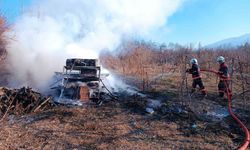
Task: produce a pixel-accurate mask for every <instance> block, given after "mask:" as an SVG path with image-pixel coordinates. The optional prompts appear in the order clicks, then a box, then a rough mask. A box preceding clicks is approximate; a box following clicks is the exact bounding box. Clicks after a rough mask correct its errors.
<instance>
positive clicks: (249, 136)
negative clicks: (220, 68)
mask: <svg viewBox="0 0 250 150" xmlns="http://www.w3.org/2000/svg"><path fill="white" fill-rule="evenodd" d="M201 72H211V73H215V74H216V75H218V76H220V75H219V74H218V72H217V71H214V70H205V69H203V70H201ZM224 85H225V86H226V94H227V97H228V111H229V113H230V115H231V116H232V117H233V119H234V120H235V121H236V122H237V123H238V125H239V126H240V127H241V128H242V129H243V131H244V132H245V140H244V143H243V144H242V145H241V147H240V148H239V150H246V149H247V148H248V145H249V142H250V133H249V130H248V128H247V127H246V125H244V124H243V123H242V122H241V121H240V119H239V118H238V117H237V116H236V115H235V114H234V113H233V111H232V95H231V94H230V92H229V87H228V84H227V83H226V80H224ZM231 92H232V91H231Z"/></svg>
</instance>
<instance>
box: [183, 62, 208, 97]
mask: <svg viewBox="0 0 250 150" xmlns="http://www.w3.org/2000/svg"><path fill="white" fill-rule="evenodd" d="M190 64H191V65H192V67H191V68H190V69H187V70H186V72H188V73H190V74H192V78H193V83H192V90H191V93H194V92H195V89H196V86H197V85H199V87H200V91H201V93H202V94H203V95H204V96H206V95H207V92H206V89H205V87H204V84H203V82H202V80H201V76H200V67H199V65H198V61H197V59H195V58H192V59H191V60H190Z"/></svg>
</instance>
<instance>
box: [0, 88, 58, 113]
mask: <svg viewBox="0 0 250 150" xmlns="http://www.w3.org/2000/svg"><path fill="white" fill-rule="evenodd" d="M54 106H55V105H54V103H53V100H52V98H51V97H43V96H42V95H41V94H40V93H38V92H35V91H33V90H32V89H31V88H26V87H23V88H21V89H8V88H4V87H0V116H1V117H2V118H4V117H5V116H6V115H7V114H14V115H24V114H28V113H31V112H38V111H44V110H47V109H51V108H52V107H54Z"/></svg>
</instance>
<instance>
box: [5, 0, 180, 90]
mask: <svg viewBox="0 0 250 150" xmlns="http://www.w3.org/2000/svg"><path fill="white" fill-rule="evenodd" d="M182 1H183V0H43V1H34V3H33V5H32V7H31V8H29V9H28V10H26V11H25V13H24V14H23V15H22V16H21V17H20V18H19V19H18V20H17V22H16V23H15V24H14V26H13V31H12V32H11V33H9V36H10V37H11V38H12V39H13V38H14V40H12V41H10V44H9V45H8V52H9V56H8V60H9V62H10V64H11V66H12V68H11V70H13V72H12V73H13V75H14V76H15V79H16V80H15V84H17V85H19V86H20V85H26V86H27V85H28V86H33V87H36V88H40V89H41V88H44V87H46V86H47V84H48V81H49V79H50V78H51V77H52V76H53V73H54V71H61V70H62V67H63V65H64V64H65V60H66V58H71V57H74V58H98V55H99V53H100V51H101V50H103V49H110V50H114V49H115V48H116V47H117V46H118V45H119V44H120V41H121V39H122V38H123V37H128V36H129V37H133V36H137V37H138V36H139V37H143V36H146V35H150V31H151V30H153V29H155V28H159V27H162V26H164V25H165V23H166V21H167V19H168V18H169V16H171V15H172V14H173V13H174V12H175V11H176V10H177V9H178V8H179V6H180V5H181V3H182Z"/></svg>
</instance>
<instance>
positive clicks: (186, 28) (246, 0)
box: [0, 0, 250, 45]
mask: <svg viewBox="0 0 250 150" xmlns="http://www.w3.org/2000/svg"><path fill="white" fill-rule="evenodd" d="M32 1H34V0H0V9H1V13H2V14H3V15H5V16H6V17H7V19H8V20H9V22H10V23H14V22H15V20H16V19H17V18H18V16H19V15H20V14H21V12H22V8H23V10H25V9H28V8H29V6H30V5H31V3H32ZM246 33H250V0H186V1H185V2H184V3H183V5H182V6H181V7H180V8H179V9H178V10H177V12H176V13H174V14H173V15H172V16H171V17H170V18H169V19H168V20H167V22H166V24H165V26H164V27H162V28H160V29H155V30H154V31H152V33H151V35H150V36H149V37H147V40H152V41H155V42H166V43H168V42H178V43H181V44H188V43H194V44H197V43H198V42H201V44H202V45H206V44H209V43H213V42H216V41H218V40H222V39H225V38H229V37H234V36H240V35H243V34H246Z"/></svg>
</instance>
